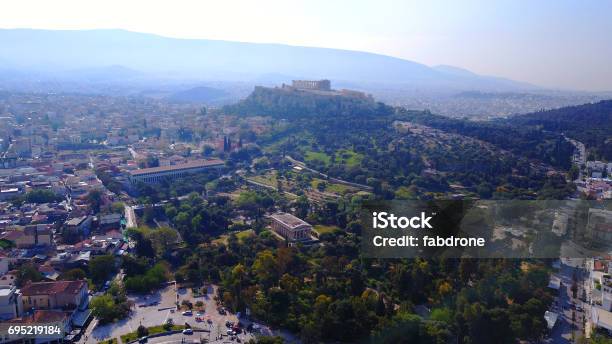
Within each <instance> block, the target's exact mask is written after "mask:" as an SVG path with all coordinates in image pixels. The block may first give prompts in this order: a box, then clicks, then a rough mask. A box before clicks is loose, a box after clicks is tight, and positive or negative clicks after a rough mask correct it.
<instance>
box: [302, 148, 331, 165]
mask: <svg viewBox="0 0 612 344" xmlns="http://www.w3.org/2000/svg"><path fill="white" fill-rule="evenodd" d="M304 159H305V160H306V162H312V161H315V160H317V161H321V162H323V163H324V164H325V165H326V166H327V165H329V163H330V162H331V158H330V156H329V155H327V154H325V153H323V152H313V151H308V152H306V154H305V155H304Z"/></svg>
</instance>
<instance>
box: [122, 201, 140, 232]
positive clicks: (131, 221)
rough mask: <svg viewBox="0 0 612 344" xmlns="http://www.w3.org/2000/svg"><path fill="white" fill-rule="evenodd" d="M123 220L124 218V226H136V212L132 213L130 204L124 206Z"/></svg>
mask: <svg viewBox="0 0 612 344" xmlns="http://www.w3.org/2000/svg"><path fill="white" fill-rule="evenodd" d="M125 220H126V222H127V223H126V225H125V227H126V228H136V227H138V223H137V222H136V214H135V213H134V208H132V206H129V205H126V206H125Z"/></svg>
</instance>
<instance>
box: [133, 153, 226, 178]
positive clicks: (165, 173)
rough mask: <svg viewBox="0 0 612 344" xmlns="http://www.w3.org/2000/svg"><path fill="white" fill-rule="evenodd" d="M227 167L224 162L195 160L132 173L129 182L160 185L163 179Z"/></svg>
mask: <svg viewBox="0 0 612 344" xmlns="http://www.w3.org/2000/svg"><path fill="white" fill-rule="evenodd" d="M224 165H225V162H224V161H223V160H219V159H211V160H193V161H190V162H187V163H184V164H179V165H170V166H159V167H151V168H142V169H139V170H135V171H131V172H130V175H129V180H130V182H131V183H132V184H136V183H139V182H142V183H149V184H152V183H158V182H160V181H162V180H163V179H167V178H169V179H177V178H183V177H186V176H187V175H189V174H193V173H198V172H202V171H205V170H210V169H220V168H222V167H223V166H224Z"/></svg>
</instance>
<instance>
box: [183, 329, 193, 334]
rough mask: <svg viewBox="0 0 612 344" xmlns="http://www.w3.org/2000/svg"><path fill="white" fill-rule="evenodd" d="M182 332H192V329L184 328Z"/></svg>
mask: <svg viewBox="0 0 612 344" xmlns="http://www.w3.org/2000/svg"><path fill="white" fill-rule="evenodd" d="M183 334H193V330H192V329H190V328H186V329H184V330H183Z"/></svg>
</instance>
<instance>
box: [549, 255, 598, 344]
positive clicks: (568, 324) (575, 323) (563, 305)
mask: <svg viewBox="0 0 612 344" xmlns="http://www.w3.org/2000/svg"><path fill="white" fill-rule="evenodd" d="M584 263H585V259H578V258H572V259H562V262H561V270H560V271H559V274H558V276H559V278H560V279H561V283H562V286H561V288H560V289H559V297H558V298H557V302H556V304H555V305H553V309H552V311H553V312H555V313H558V314H559V319H558V324H557V325H556V326H555V328H554V329H553V331H552V333H551V336H550V338H548V339H547V340H546V342H547V343H554V344H557V343H560V344H563V343H572V342H573V341H574V340H575V339H576V338H578V337H580V336H582V335H583V334H584V323H583V317H584V318H588V316H587V314H585V313H584V311H585V310H586V311H587V312H588V309H587V308H586V305H585V304H584V302H582V301H581V300H580V297H581V295H582V290H583V286H584V284H583V278H584V275H583V274H582V271H583V270H582V267H583V264H584ZM574 274H576V278H577V282H576V284H577V286H578V290H577V293H576V296H577V298H574V297H573V295H572V294H573V293H572V289H571V288H572V284H573V283H574V282H573V279H574ZM575 306H579V307H578V308H582V309H583V311H579V310H577V309H574V308H576V307H575ZM572 333H573V336H572Z"/></svg>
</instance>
